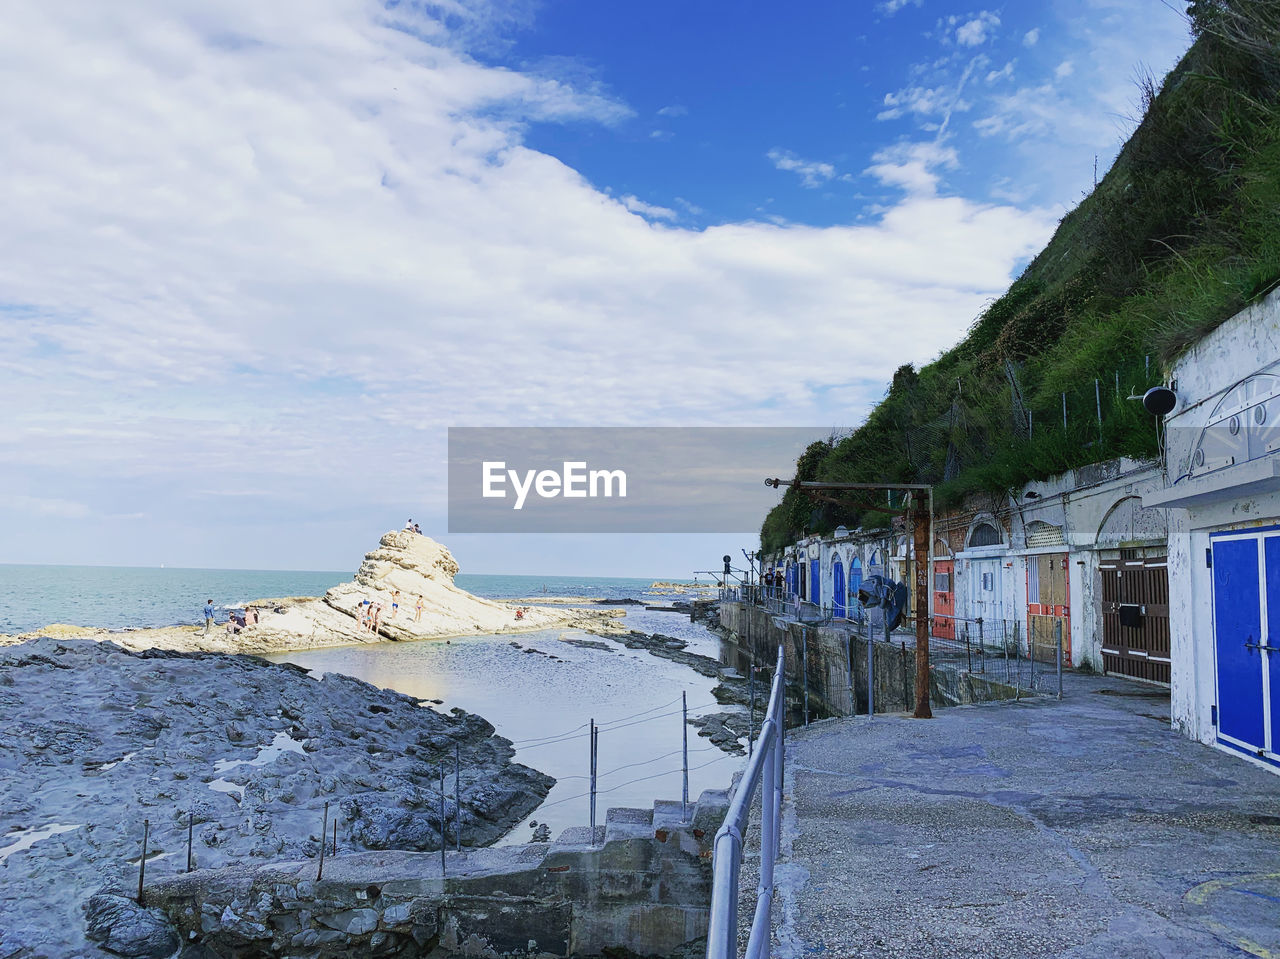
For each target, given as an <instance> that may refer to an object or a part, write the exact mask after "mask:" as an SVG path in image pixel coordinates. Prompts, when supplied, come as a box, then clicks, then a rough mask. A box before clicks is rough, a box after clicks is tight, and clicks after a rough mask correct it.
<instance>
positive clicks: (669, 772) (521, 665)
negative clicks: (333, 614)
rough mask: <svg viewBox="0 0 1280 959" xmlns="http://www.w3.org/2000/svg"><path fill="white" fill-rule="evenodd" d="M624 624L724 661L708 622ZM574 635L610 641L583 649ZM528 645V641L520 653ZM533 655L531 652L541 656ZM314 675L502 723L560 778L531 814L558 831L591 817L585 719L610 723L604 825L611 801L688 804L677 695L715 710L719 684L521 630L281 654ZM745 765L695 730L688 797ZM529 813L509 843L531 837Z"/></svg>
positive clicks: (519, 754)
mask: <svg viewBox="0 0 1280 959" xmlns="http://www.w3.org/2000/svg"><path fill="white" fill-rule="evenodd" d="M627 623H628V625H629V626H631V627H632V628H634V629H638V630H642V631H644V632H661V633H664V634H666V635H670V636H677V637H679V638H681V639H684V640H686V641H688V642H689V644H690V645H689V649H690V651H693V652H698V653H701V654H703V655H709V656H713V657H718V653H719V641H718V640H717V639H716V637H715V636H713V635H712V634H711V633H709V632H708V631H707V630H706V629H705V628H703V627H701V626H696V625H694V624H691V623H690V622H689V621H688V619H687V618H686V617H683V616H678V615H676V614H673V613H649V612H646V611H644V610H629V611H628V616H627ZM562 637H563V638H565V639H579V640H589V641H595V642H601V643H605V644H606V645H607V646H608V647H609V648H608V649H607V650H605V649H593V648H584V647H580V646H574V645H572V644H570V643H568V642H564V641H563V640H562ZM518 647H519V648H518ZM528 650H533V651H532V652H530V651H528ZM267 658H269V659H274V660H286V661H288V662H292V663H296V664H298V665H299V666H303V667H305V668H307V669H310V670H318V671H321V672H337V673H344V674H346V675H348V676H354V677H356V678H358V679H363V680H365V681H366V682H369V683H372V684H374V685H376V686H381V687H384V688H388V689H395V690H398V691H400V692H402V693H406V694H408V695H410V696H416V697H418V698H421V699H440V700H443V705H440V706H437V707H436V708H437V709H438V710H440V711H441V712H447V711H448V710H449V709H451V708H453V707H455V706H457V707H461V708H462V709H465V710H467V711H468V712H472V713H477V714H479V715H481V716H483V717H484V718H485V719H487V720H488V721H489V722H491V723H493V725H494V727H495V728H496V729H497V731H498V733H499V735H502V736H505V737H507V738H508V739H510V740H512V741H513V742H515V743H516V759H517V760H518V761H519V762H522V763H525V764H526V765H529V766H532V767H534V768H536V769H540V770H542V771H543V772H546V773H549V774H550V775H552V776H554V777H555V778H556V785H555V786H554V787H553V788H552V790H551V793H550V795H549V796H548V797H547V800H546V802H544V803H543V805H542V806H541V807H539V809H537V810H536V811H535V812H534V813H533V814H532V816H530V817H529V819H530V820H536V821H537V822H539V823H544V822H545V823H547V824H548V825H550V827H551V834H552V836H553V837H554V836H556V835H558V834H559V832H560V830H561V829H564V828H565V827H567V826H575V825H586V824H587V823H588V821H589V806H588V803H589V800H588V798H587V796H586V795H585V794H586V793H587V792H588V789H589V772H590V767H589V744H588V736H587V724H588V722H589V721H590V720H591V719H593V718H594V719H595V721H596V724H597V725H598V726H599V727H601V732H600V738H599V744H600V754H599V765H598V769H599V777H598V780H599V792H600V795H599V799H598V801H597V807H596V808H597V813H596V815H597V822H598V823H603V822H604V815H605V810H606V809H608V808H609V807H611V806H641V807H646V806H649V805H651V804H652V803H653V801H654V800H655V799H674V800H679V799H680V793H681V772H680V767H681V757H680V749H681V734H682V727H683V724H682V721H681V716H680V696H681V693H684V694H686V696H687V697H688V703H689V713H690V715H698V714H700V713H705V712H715V711H717V710H720V709H722V708H724V707H721V706H719V705H718V704H716V703H715V701H714V699H713V697H712V695H711V689H712V687H713V686H715V681H714V680H711V679H708V678H706V677H704V676H700V675H698V674H697V673H695V672H694V671H693V670H691V669H689V668H687V667H684V666H680V665H678V664H676V663H673V662H670V661H669V660H665V659H659V658H657V657H654V656H651V655H649V654H648V653H645V652H643V651H640V650H629V649H626V648H625V647H623V646H622V645H620V644H618V643H615V642H611V641H609V640H607V639H602V638H601V637H598V636H589V635H587V634H584V633H580V632H577V631H566V630H546V631H543V632H537V633H524V634H521V635H519V636H515V637H512V636H503V637H498V636H475V637H467V638H462V639H454V640H451V641H445V640H425V641H422V642H414V643H377V644H370V645H367V646H342V647H337V648H333V649H316V650H307V651H301V652H292V653H284V654H277V655H272V656H270V657H267ZM742 762H743V757H741V756H729V755H726V754H725V753H723V752H721V751H720V750H719V749H718V748H716V747H714V746H712V745H711V744H710V743H709V742H708V741H707V740H706V739H703V738H700V737H699V736H697V735H696V730H695V729H693V728H692V727H690V729H689V767H690V771H689V797H690V800H691V801H693V800H696V799H697V796H698V793H699V792H700V791H701V790H703V789H722V788H724V787H726V786H728V784H729V781H730V778H731V777H732V774H733V772H734V771H735V770H736V769H738V768H739V767H740V765H741V764H742ZM531 832H532V830H531V829H530V828H529V825H528V820H527V821H526V822H524V823H521V824H520V825H518V826H517V827H516V828H515V829H514V830H513V831H512V832H511V833H510V834H508V836H507V837H506V838H505V839H504V840H503V842H504V843H509V842H527V841H529V838H530V834H531Z"/></svg>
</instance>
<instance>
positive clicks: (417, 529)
mask: <svg viewBox="0 0 1280 959" xmlns="http://www.w3.org/2000/svg"><path fill="white" fill-rule="evenodd" d="M404 528H405V529H406V530H408V531H409V532H410V533H417V534H418V535H419V536H421V535H422V527H421V526H419V525H418V524H417V523H415V522H414V521H413V518H412V517H410V519H409V522H407V523H405V524H404Z"/></svg>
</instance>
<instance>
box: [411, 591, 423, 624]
mask: <svg viewBox="0 0 1280 959" xmlns="http://www.w3.org/2000/svg"><path fill="white" fill-rule="evenodd" d="M413 608H414V609H415V610H417V612H416V613H414V616H413V621H414V622H415V623H417V622H421V621H422V610H423V603H422V594H421V593H419V594H418V603H417V605H416V606H414V607H413Z"/></svg>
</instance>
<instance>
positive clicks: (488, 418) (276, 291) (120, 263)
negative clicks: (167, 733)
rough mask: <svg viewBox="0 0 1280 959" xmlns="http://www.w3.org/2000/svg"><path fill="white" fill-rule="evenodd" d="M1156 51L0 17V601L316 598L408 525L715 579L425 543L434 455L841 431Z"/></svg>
mask: <svg viewBox="0 0 1280 959" xmlns="http://www.w3.org/2000/svg"><path fill="white" fill-rule="evenodd" d="M1187 43H1188V36H1187V30H1186V25H1185V23H1184V22H1183V20H1182V18H1181V17H1180V16H1179V14H1178V13H1177V12H1176V11H1175V10H1174V9H1172V8H1171V7H1170V6H1168V5H1166V4H1165V3H1164V2H1162V0H1071V2H1067V0H1033V2H1023V3H1019V4H1006V5H1005V6H1002V7H995V6H992V7H987V6H983V5H981V4H959V3H953V2H948V0H918V2H917V0H886V2H882V3H878V4H877V3H825V2H823V3H797V4H790V5H785V6H784V5H778V4H762V3H737V4H728V3H712V2H701V3H689V2H686V3H682V4H676V3H666V2H647V3H644V4H638V3H630V4H628V3H598V2H597V3H586V2H579V0H548V2H543V3H529V2H514V0H513V2H512V3H508V4H498V3H490V2H488V0H447V2H439V3H429V2H419V3H410V2H402V3H398V4H393V5H390V6H383V5H380V4H377V3H371V2H369V0H308V2H305V3H304V2H302V0H281V2H279V3H273V4H265V5H264V4H261V3H257V2H251V0H226V2H223V3H219V4H216V5H209V4H200V3H184V2H180V3H173V2H168V0H163V2H162V0H139V2H137V3H131V4H128V5H119V4H97V3H89V2H83V3H76V2H73V3H72V4H71V7H70V8H68V7H67V6H66V5H58V6H56V7H51V6H49V5H47V4H38V3H34V2H29V3H20V4H18V5H16V6H15V7H14V8H13V9H12V10H11V11H10V12H9V13H8V14H7V16H6V19H5V22H4V24H2V25H0V111H3V116H4V119H5V124H6V131H7V135H6V137H5V140H4V143H3V144H2V145H0V156H2V157H3V162H4V166H5V169H6V176H5V178H3V180H0V205H3V207H4V209H6V211H7V212H8V215H7V217H6V222H5V226H4V228H3V229H0V404H2V408H3V409H5V410H6V411H7V412H8V414H9V415H8V416H7V417H6V423H5V427H4V429H3V430H0V458H2V459H3V461H4V462H5V463H6V466H7V468H6V470H4V471H3V473H2V474H0V562H64V563H81V562H84V563H122V564H143V565H148V564H158V563H161V562H164V563H167V564H168V565H171V566H176V565H184V566H231V567H249V568H263V567H274V568H318V569H335V568H337V569H341V568H347V567H352V566H354V564H355V563H356V561H357V559H358V557H359V555H360V554H362V553H363V552H364V551H366V550H367V549H369V548H370V547H371V545H372V543H373V542H374V540H375V539H376V537H377V535H378V534H379V533H380V532H382V531H383V530H385V529H387V528H390V527H392V526H398V525H400V524H401V523H403V521H404V519H405V517H406V516H410V515H412V516H414V517H415V518H417V519H419V521H421V522H423V524H424V526H425V527H426V529H427V531H428V532H430V533H431V534H432V535H435V536H437V537H438V538H440V539H442V540H444V541H445V542H447V544H448V545H449V546H450V547H451V548H452V549H453V550H454V551H455V553H456V554H457V555H458V558H459V560H460V562H461V563H462V565H463V568H464V569H465V570H467V571H471V572H544V573H547V574H553V573H573V572H598V573H614V574H617V575H664V576H671V575H678V574H680V573H681V572H683V571H685V570H687V569H690V568H694V567H699V568H700V567H704V566H705V565H706V561H705V559H704V557H705V556H707V555H710V556H712V557H715V556H719V555H721V554H722V553H723V552H726V551H729V552H735V554H736V549H731V548H730V546H735V545H736V544H738V543H739V541H740V543H741V544H742V545H749V544H750V537H751V534H752V533H754V531H751V530H746V531H742V533H743V535H742V536H740V537H738V538H737V539H734V538H733V537H728V538H727V539H730V540H732V542H726V537H713V538H696V537H695V538H688V539H685V538H679V537H672V538H661V537H636V538H605V537H601V538H600V539H599V540H598V541H591V542H590V543H586V542H584V541H582V540H581V539H580V538H576V539H573V540H568V539H556V538H544V537H532V536H526V537H497V536H492V537H480V536H473V537H449V536H448V535H447V533H446V530H445V526H444V465H445V431H446V429H447V427H449V426H462V425H472V426H476V425H482V426H495V425H567V426H601V425H618V426H622V425H753V424H754V425H769V426H780V425H812V426H814V427H815V429H827V428H830V427H851V426H855V425H857V423H858V422H860V421H861V419H862V418H863V417H864V416H865V415H866V412H867V410H868V409H869V408H870V406H871V405H872V404H873V403H874V402H875V401H876V400H877V399H878V398H879V397H880V396H881V395H882V394H883V390H884V387H885V383H886V382H887V380H888V378H889V376H890V374H891V371H892V370H893V369H894V368H895V367H896V366H898V365H899V364H901V363H903V362H907V361H911V362H917V363H923V362H927V361H928V360H929V359H930V358H932V357H933V356H936V355H937V354H938V353H939V352H940V351H942V350H943V349H945V348H947V347H948V346H949V345H951V344H952V343H954V342H955V341H956V340H957V339H958V338H959V337H960V336H962V335H963V333H964V331H965V330H966V329H967V327H968V326H969V325H970V323H971V322H972V321H973V319H974V318H975V317H976V316H977V315H978V313H980V312H981V310H982V308H983V306H984V305H985V304H986V303H987V302H989V301H990V300H991V299H992V298H993V297H994V296H997V295H999V293H1000V292H1002V291H1003V290H1004V289H1005V288H1006V287H1007V285H1008V284H1009V282H1010V281H1011V280H1012V278H1013V277H1014V276H1016V274H1017V271H1018V270H1019V269H1020V268H1021V266H1022V265H1023V264H1025V262H1026V261H1027V259H1028V258H1029V257H1030V256H1032V255H1034V253H1035V252H1036V251H1038V250H1039V249H1040V247H1041V246H1042V245H1043V243H1044V242H1045V241H1046V240H1047V238H1048V237H1049V235H1050V234H1051V232H1052V229H1053V227H1054V225H1055V224H1056V222H1057V220H1058V219H1059V218H1060V217H1061V216H1062V214H1063V213H1064V212H1066V210H1067V209H1069V208H1070V207H1071V206H1073V205H1074V204H1075V203H1076V202H1077V201H1078V199H1079V198H1080V196H1081V194H1082V192H1083V191H1085V190H1087V189H1089V188H1090V186H1091V184H1092V180H1093V162H1094V157H1095V156H1097V157H1098V158H1099V164H1100V169H1102V170H1105V169H1106V167H1107V165H1108V164H1109V163H1110V161H1111V159H1112V157H1113V156H1114V154H1115V152H1116V150H1117V148H1118V146H1119V145H1120V143H1121V142H1122V140H1123V138H1124V137H1125V136H1126V135H1127V133H1128V132H1129V130H1131V128H1132V125H1133V121H1132V119H1131V118H1132V115H1133V114H1134V113H1135V106H1134V104H1135V103H1136V101H1137V90H1136V85H1135V82H1134V80H1135V77H1136V76H1138V75H1139V74H1140V73H1141V72H1144V71H1148V70H1149V71H1150V72H1152V73H1154V74H1155V75H1156V76H1157V77H1160V76H1163V74H1164V73H1165V72H1166V71H1167V70H1168V69H1169V68H1170V67H1171V66H1172V65H1173V63H1175V62H1176V60H1177V58H1178V57H1179V56H1180V55H1181V53H1182V52H1183V51H1184V50H1185V48H1186V45H1187ZM885 330H890V331H892V335H889V336H886V335H884V331H885Z"/></svg>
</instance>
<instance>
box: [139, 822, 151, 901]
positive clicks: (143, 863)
mask: <svg viewBox="0 0 1280 959" xmlns="http://www.w3.org/2000/svg"><path fill="white" fill-rule="evenodd" d="M150 836H151V820H150V819H144V820H142V856H141V857H140V858H139V859H138V905H139V906H141V905H143V904H144V903H143V901H142V883H143V880H144V879H145V878H146V875H147V839H148V838H150Z"/></svg>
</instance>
